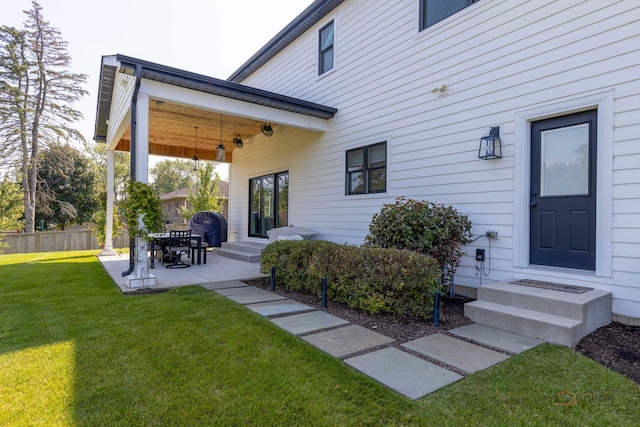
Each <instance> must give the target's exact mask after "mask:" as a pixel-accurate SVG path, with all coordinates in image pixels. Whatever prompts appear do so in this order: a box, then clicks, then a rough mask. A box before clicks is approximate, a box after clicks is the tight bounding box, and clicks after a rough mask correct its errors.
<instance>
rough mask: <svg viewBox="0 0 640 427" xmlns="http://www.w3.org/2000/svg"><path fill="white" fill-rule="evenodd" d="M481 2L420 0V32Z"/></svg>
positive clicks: (469, 0) (471, 0)
mask: <svg viewBox="0 0 640 427" xmlns="http://www.w3.org/2000/svg"><path fill="white" fill-rule="evenodd" d="M478 1H480V0H420V31H422V30H424V29H425V28H427V27H430V26H432V25H433V24H436V23H438V22H440V21H442V20H443V19H445V18H447V17H449V16H451V15H453V14H454V13H456V12H459V11H461V10H462V9H464V8H465V7H469V6H471V5H472V4H473V3H477V2H478Z"/></svg>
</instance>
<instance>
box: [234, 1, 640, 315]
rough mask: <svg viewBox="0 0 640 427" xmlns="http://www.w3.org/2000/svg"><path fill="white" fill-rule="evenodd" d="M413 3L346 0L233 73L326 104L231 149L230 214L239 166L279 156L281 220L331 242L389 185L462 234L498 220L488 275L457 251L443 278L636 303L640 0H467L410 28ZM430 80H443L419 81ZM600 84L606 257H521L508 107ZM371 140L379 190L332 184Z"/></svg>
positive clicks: (572, 98)
mask: <svg viewBox="0 0 640 427" xmlns="http://www.w3.org/2000/svg"><path fill="white" fill-rule="evenodd" d="M417 11H418V2H417V0H404V1H398V2H388V1H382V0H380V1H372V0H367V1H345V2H344V3H343V4H342V5H341V6H339V7H338V8H337V9H336V10H335V11H334V12H333V13H332V14H330V15H329V16H327V17H326V18H325V19H324V20H322V21H321V22H319V23H318V24H317V25H316V26H315V27H314V28H312V29H311V30H309V31H307V32H306V33H305V34H304V35H303V36H302V37H300V38H299V39H298V40H297V41H296V42H295V43H293V44H292V45H290V46H289V47H288V48H287V49H285V50H284V51H283V52H281V53H280V54H278V55H277V56H276V57H275V58H273V59H272V60H271V61H270V62H268V63H267V64H266V65H264V66H263V67H262V68H261V69H260V70H258V71H257V72H256V73H254V74H253V75H251V76H250V77H249V78H248V79H247V80H245V81H243V84H248V85H250V86H255V87H259V88H262V89H266V90H271V91H274V92H278V93H282V94H285V95H290V96H294V97H297V98H301V99H306V100H309V101H313V102H318V103H321V104H325V105H329V106H332V107H335V108H337V109H338V113H337V114H336V116H335V118H334V119H331V120H330V121H329V131H327V132H326V133H324V134H314V133H310V132H301V131H293V130H290V129H285V130H283V131H282V133H281V134H280V135H278V134H276V135H275V136H274V137H273V138H271V139H267V138H263V137H256V138H254V139H255V141H252V143H250V144H248V145H247V147H246V148H245V149H244V150H236V151H235V152H234V159H233V160H234V164H233V167H232V169H231V180H232V183H233V184H232V195H231V197H230V199H231V212H230V216H231V218H238V216H236V215H240V216H239V217H240V218H246V217H247V213H246V212H247V211H246V209H247V206H246V204H247V201H246V200H247V187H248V179H249V178H250V177H252V176H258V175H261V174H263V173H265V172H278V171H281V170H289V172H290V178H291V180H290V181H291V184H290V185H291V193H290V222H291V223H293V224H295V225H300V226H308V227H312V228H314V229H317V230H318V231H320V232H321V233H322V237H323V238H326V239H329V240H333V241H336V242H348V243H354V244H359V243H361V242H362V241H363V239H364V236H365V235H366V233H367V230H368V224H369V222H370V220H371V217H372V215H373V214H374V213H376V212H378V211H379V210H380V208H381V206H382V205H383V204H384V203H391V202H393V201H394V200H395V198H396V197H398V196H406V197H411V198H416V199H422V200H430V201H433V202H438V203H445V204H451V205H453V206H454V207H456V208H457V209H458V210H459V211H460V212H462V213H464V214H467V215H468V216H469V218H470V219H471V221H472V222H473V232H474V234H476V235H483V234H484V232H485V231H486V230H488V229H497V230H499V239H498V240H494V241H492V242H491V248H490V263H491V264H490V266H491V271H490V273H489V275H488V276H487V277H483V278H482V279H481V278H480V277H479V276H477V275H476V268H475V267H476V263H475V259H474V258H473V257H471V256H467V257H465V258H464V260H463V262H462V265H461V266H460V267H459V269H458V271H457V274H456V283H458V284H461V285H466V286H472V287H476V286H478V285H480V284H481V283H482V282H487V281H493V280H505V279H511V278H513V277H528V278H534V279H542V280H556V281H562V282H566V283H576V284H579V283H582V284H586V285H590V286H594V287H598V288H604V289H608V290H611V291H612V292H613V295H614V313H617V314H619V315H624V316H632V317H640V215H639V214H640V137H639V136H638V135H640V119H639V117H640V111H639V109H640V107H639V105H640V80H639V79H638V76H640V51H639V49H640V35H639V34H640V3H639V2H636V1H617V2H616V1H570V0H563V1H542V0H536V1H516V0H509V1H504V0H481V1H480V2H478V3H476V4H474V5H472V6H470V7H468V8H466V9H464V10H463V11H461V12H459V13H457V14H455V15H454V16H451V17H449V18H448V19H445V20H444V21H442V22H440V23H438V24H436V25H434V26H432V27H430V28H428V29H427V30H425V31H422V32H418V31H417V26H418V17H417V13H418V12H417ZM330 19H334V20H335V28H336V38H335V42H336V44H335V46H336V59H335V64H336V65H335V69H334V70H332V71H330V72H328V73H326V74H325V75H323V76H320V77H318V76H317V60H316V56H317V52H316V51H317V32H318V29H319V28H320V27H321V26H323V25H324V24H326V23H327V22H328V21H329V20H330ZM442 82H445V83H446V84H447V85H448V88H447V90H446V91H445V92H444V93H440V92H438V93H435V94H434V93H432V89H434V88H436V87H440V85H441V83H442ZM600 98H603V99H605V100H611V101H612V102H610V104H611V106H610V107H607V108H602V105H609V104H607V102H609V101H605V102H604V104H602V105H601V108H600V114H601V118H604V119H605V120H600V122H599V126H601V127H603V129H600V132H601V133H600V135H601V136H603V138H601V140H600V141H599V146H598V152H599V154H601V153H604V155H605V156H608V157H607V158H605V159H604V160H603V163H602V164H604V165H609V166H608V168H607V169H608V170H598V180H599V182H600V184H599V185H601V187H602V188H599V190H600V193H599V194H598V203H604V205H603V209H602V211H603V212H609V213H610V214H607V216H608V218H606V219H605V220H603V219H602V218H600V220H601V222H599V227H601V226H602V224H605V225H606V228H607V229H606V230H604V233H601V234H603V235H605V236H611V239H610V240H611V242H608V243H607V242H599V245H598V251H599V252H600V253H603V254H606V253H607V252H610V253H611V256H606V257H605V259H600V260H599V265H600V266H601V268H599V270H598V272H597V274H596V275H594V274H578V273H576V272H574V271H571V270H566V269H564V270H559V269H541V268H529V267H526V262H525V264H524V265H523V264H522V262H521V261H518V259H517V258H518V256H517V255H516V256H514V254H517V253H518V251H520V250H521V248H520V247H519V246H520V245H522V246H524V245H528V241H526V242H522V241H521V240H522V239H520V238H519V237H518V236H519V235H520V233H521V229H522V228H523V227H525V226H526V224H525V223H523V222H522V220H521V215H520V214H519V212H522V211H523V210H524V209H525V208H523V207H522V205H521V204H522V203H523V202H524V201H523V190H522V188H525V187H523V186H522V182H521V181H522V180H523V179H525V180H526V179H528V178H519V177H522V176H523V173H522V171H521V170H520V168H521V166H520V165H523V164H528V153H527V152H526V150H524V149H523V148H522V147H525V146H527V144H528V132H527V131H524V132H522V131H521V130H519V128H518V126H519V122H518V118H519V117H521V116H522V114H523V113H522V112H525V111H536V112H538V113H537V114H539V116H535V117H531V118H543V117H544V116H547V115H554V114H555V115H558V114H559V113H561V112H562V113H567V112H571V111H573V110H575V109H580V108H582V109H584V108H587V107H590V106H593V105H597V104H593V105H592V104H591V103H590V101H584V102H586V104H585V103H584V102H583V101H582V100H584V99H587V100H589V99H600ZM581 102H583V103H581ZM557 106H561V108H565V110H564V111H556V110H555V108H557ZM608 123H609V124H611V125H610V126H608V125H607V124H608ZM496 125H499V126H500V134H501V138H502V141H503V158H502V159H499V160H492V161H482V160H480V159H478V158H477V149H478V142H479V138H480V137H481V136H483V135H485V134H486V133H487V132H488V130H489V127H490V126H496ZM384 140H386V141H387V150H388V157H387V158H388V181H387V192H386V193H385V194H382V195H363V196H345V194H344V193H345V191H344V188H345V178H344V168H345V151H346V150H348V149H351V148H356V147H360V146H364V145H368V144H372V143H376V142H379V141H384ZM522 156H525V157H526V158H524V157H522ZM524 175H526V174H524ZM609 205H610V206H609ZM526 209H528V208H526ZM527 212H528V210H527ZM246 229H247V224H246V219H245V220H244V222H233V224H232V232H233V233H236V234H237V235H238V236H246ZM600 244H603V246H602V248H604V249H602V250H601V246H600ZM475 247H485V248H487V249H488V248H489V247H488V241H487V239H486V238H480V239H478V240H477V241H476V242H475V243H474V244H473V245H471V246H470V247H468V248H467V252H468V253H469V254H473V253H475ZM607 248H608V249H607ZM525 252H526V251H525Z"/></svg>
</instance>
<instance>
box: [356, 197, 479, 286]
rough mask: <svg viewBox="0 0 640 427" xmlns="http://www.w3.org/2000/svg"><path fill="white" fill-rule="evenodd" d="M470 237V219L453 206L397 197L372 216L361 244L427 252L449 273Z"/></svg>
mask: <svg viewBox="0 0 640 427" xmlns="http://www.w3.org/2000/svg"><path fill="white" fill-rule="evenodd" d="M471 238H472V234H471V221H469V218H468V217H467V216H466V215H461V214H459V213H458V211H456V210H455V209H454V208H453V207H451V206H445V205H439V204H436V203H432V202H426V201H417V200H413V199H405V198H404V197H400V198H398V199H396V202H395V203H394V204H386V205H384V206H383V207H382V209H381V210H380V212H379V213H377V214H375V215H374V216H373V219H372V221H371V224H369V234H367V236H366V238H365V246H366V247H381V248H397V249H405V250H409V251H414V252H419V253H422V254H425V255H429V256H431V257H433V258H435V259H436V260H437V261H438V264H439V265H440V268H441V269H442V270H443V271H445V270H446V271H448V273H449V274H450V275H453V272H454V271H455V269H456V268H457V267H458V265H459V264H460V259H461V258H462V255H464V253H463V252H462V250H461V247H462V246H463V245H466V244H468V243H470V242H471ZM450 278H451V277H447V278H446V279H449V280H450ZM445 282H446V280H445Z"/></svg>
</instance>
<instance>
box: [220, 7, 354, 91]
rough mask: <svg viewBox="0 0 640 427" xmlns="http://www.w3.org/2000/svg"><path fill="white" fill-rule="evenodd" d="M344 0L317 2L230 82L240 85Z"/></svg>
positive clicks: (235, 73)
mask: <svg viewBox="0 0 640 427" xmlns="http://www.w3.org/2000/svg"><path fill="white" fill-rule="evenodd" d="M342 2H344V0H316V1H315V2H313V3H312V4H311V5H310V6H309V7H308V8H306V9H305V10H304V11H302V13H301V14H300V15H298V16H297V17H296V18H295V19H294V20H293V21H291V23H289V25H287V26H286V27H284V29H283V30H282V31H280V32H279V33H278V34H276V36H275V37H274V38H272V39H271V40H270V41H269V42H268V43H267V44H266V45H264V46H263V47H262V49H260V50H259V51H258V52H256V53H255V54H254V55H253V56H252V57H251V58H249V60H248V61H247V62H245V63H244V64H242V65H241V66H240V68H238V69H237V70H236V71H235V72H234V73H233V74H231V76H229V78H228V79H227V80H228V81H231V82H236V83H240V82H242V81H243V80H244V79H246V78H247V77H248V76H249V75H251V74H252V73H253V72H254V71H256V70H257V69H258V68H260V67H262V66H263V65H264V64H266V63H267V62H268V61H269V60H270V59H271V58H273V57H274V56H276V55H277V54H278V53H280V52H281V51H282V50H284V48H286V47H287V46H289V44H291V43H293V41H294V40H296V39H297V38H298V37H300V36H301V35H302V34H303V33H304V32H305V31H307V30H308V29H309V28H311V27H313V26H314V25H315V24H316V23H317V22H318V21H320V20H321V19H322V18H324V17H325V16H327V14H329V13H330V12H331V11H332V10H333V9H335V8H336V7H338V6H339V5H340V4H341V3H342Z"/></svg>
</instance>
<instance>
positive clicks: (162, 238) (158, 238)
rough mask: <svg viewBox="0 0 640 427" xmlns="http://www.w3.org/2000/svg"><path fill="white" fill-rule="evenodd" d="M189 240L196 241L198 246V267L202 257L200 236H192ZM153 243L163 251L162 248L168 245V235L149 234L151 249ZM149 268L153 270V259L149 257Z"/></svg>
mask: <svg viewBox="0 0 640 427" xmlns="http://www.w3.org/2000/svg"><path fill="white" fill-rule="evenodd" d="M191 238H192V239H193V240H195V241H196V244H197V245H198V246H197V247H198V251H197V252H198V257H197V258H196V264H198V265H200V264H201V262H202V255H201V253H200V250H201V249H202V235H201V234H192V235H191ZM154 243H159V244H160V246H162V248H163V249H164V247H165V246H166V245H167V244H168V243H169V233H151V234H149V246H150V247H153V245H154ZM151 268H155V257H154V256H153V255H152V256H151Z"/></svg>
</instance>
